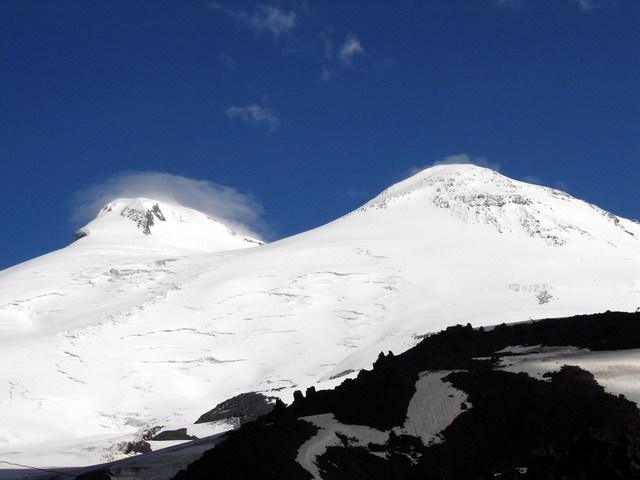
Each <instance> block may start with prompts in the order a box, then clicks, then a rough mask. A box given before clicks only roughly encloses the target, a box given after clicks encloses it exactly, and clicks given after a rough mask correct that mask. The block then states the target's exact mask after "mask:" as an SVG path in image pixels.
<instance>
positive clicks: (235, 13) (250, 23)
mask: <svg viewBox="0 0 640 480" xmlns="http://www.w3.org/2000/svg"><path fill="white" fill-rule="evenodd" d="M210 7H211V8H213V9H214V10H216V11H218V12H220V13H222V14H223V15H226V16H227V17H230V18H232V19H233V20H234V21H235V22H236V23H237V24H239V25H242V26H244V27H246V28H249V29H250V30H253V31H254V32H255V33H257V34H259V35H260V34H262V33H264V32H268V33H270V34H271V35H273V36H274V37H276V38H277V37H280V36H281V35H285V34H288V33H289V32H291V30H293V29H294V28H295V26H296V24H297V17H298V15H297V14H296V12H294V11H292V10H291V11H289V12H285V11H284V10H281V9H280V8H278V7H273V6H269V5H263V4H261V3H259V4H258V5H256V7H255V8H254V10H253V12H252V13H250V14H249V13H247V12H245V11H243V10H232V9H230V8H226V7H224V6H223V5H221V4H220V3H218V2H212V3H211V4H210Z"/></svg>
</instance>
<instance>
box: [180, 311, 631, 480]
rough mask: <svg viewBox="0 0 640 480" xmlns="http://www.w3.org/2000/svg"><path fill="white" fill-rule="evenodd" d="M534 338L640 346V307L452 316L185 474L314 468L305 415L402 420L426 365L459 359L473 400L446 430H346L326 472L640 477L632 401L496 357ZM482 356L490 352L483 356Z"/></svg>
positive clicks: (268, 419)
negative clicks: (457, 319) (382, 437)
mask: <svg viewBox="0 0 640 480" xmlns="http://www.w3.org/2000/svg"><path fill="white" fill-rule="evenodd" d="M537 344H543V345H547V346H564V345H572V346H577V347H581V348H589V349H591V350H619V349H628V348H640V314H630V313H629V314H627V313H612V312H606V313H604V314H599V315H584V316H578V317H571V318H566V319H550V320H542V321H538V322H531V323H524V324H516V325H510V326H507V325H501V326H498V327H496V328H494V329H492V330H490V331H485V330H484V329H477V330H475V329H473V328H472V327H471V326H470V325H467V326H466V327H462V326H456V327H450V328H448V329H446V330H445V331H443V332H440V333H438V334H435V335H429V336H427V337H426V338H424V339H423V340H422V342H421V343H420V344H419V345H417V346H416V347H414V348H412V349H411V350H409V351H407V352H405V353H403V354H401V355H397V356H394V355H392V354H390V355H387V356H385V355H383V354H381V355H380V357H379V358H378V360H377V361H376V363H375V365H374V368H373V369H372V370H371V371H362V372H360V374H359V375H358V377H357V378H356V379H350V380H346V381H345V382H344V383H343V384H342V385H340V386H339V387H337V388H336V389H334V390H331V391H318V392H316V391H315V390H314V389H309V390H308V391H307V393H306V395H302V393H300V392H297V394H296V395H295V401H294V403H293V404H292V405H291V406H289V407H286V406H285V405H284V404H282V403H281V402H278V404H277V405H276V408H275V409H274V411H273V412H272V413H270V414H269V415H266V416H264V417H261V418H260V419H258V420H256V421H255V422H252V423H249V424H247V425H245V426H244V427H242V428H240V429H239V430H236V431H234V432H231V433H229V434H228V438H227V440H226V441H224V442H222V443H221V444H219V445H218V446H217V447H216V448H214V449H212V450H210V451H208V452H206V453H205V454H204V455H203V456H202V458H201V459H200V460H198V461H196V462H194V463H193V464H191V465H190V466H189V468H188V469H186V470H184V471H182V472H180V473H179V474H178V475H177V476H176V479H181V480H183V479H209V478H215V479H247V478H264V479H268V478H274V479H275V478H287V479H298V478H299V479H308V478H311V475H310V474H309V472H307V471H306V470H304V469H303V468H302V467H301V466H300V465H299V464H298V463H297V462H296V461H295V458H296V455H297V452H298V449H299V447H300V446H301V445H302V444H303V443H304V442H305V441H307V440H308V439H309V438H311V437H312V436H313V435H314V434H315V432H316V431H317V427H316V426H315V425H313V424H311V423H310V422H308V421H305V420H303V419H301V417H305V416H309V415H316V414H321V413H333V415H334V416H335V418H336V419H338V420H339V421H340V422H341V423H343V424H359V425H368V426H371V427H375V428H378V429H380V430H389V429H390V428H392V427H394V426H399V425H401V424H402V423H403V422H404V419H405V417H406V412H407V407H408V404H409V401H410V400H411V398H412V396H413V395H414V393H415V383H416V381H417V379H418V374H419V373H420V372H424V371H430V370H433V371H436V370H459V371H457V372H455V373H451V374H449V375H448V377H446V380H447V381H449V382H451V383H452V384H453V386H454V387H455V388H457V389H459V390H462V391H464V392H465V393H466V394H467V395H468V398H469V403H470V404H471V408H468V409H467V410H465V411H464V412H463V413H462V414H460V415H459V416H458V417H457V418H456V419H455V420H454V422H453V423H452V424H451V425H449V427H447V428H446V429H445V430H444V431H443V432H442V437H443V439H444V441H443V442H442V443H439V444H432V445H430V446H424V445H422V442H421V441H420V439H418V438H416V437H412V436H409V435H393V434H392V435H390V437H389V440H388V441H387V442H386V443H385V444H384V445H374V444H369V445H368V446H367V447H366V448H365V447H362V446H356V445H354V444H352V442H351V441H350V440H349V439H348V438H346V437H345V438H341V446H333V447H329V448H328V449H327V450H326V452H325V453H324V454H323V455H321V456H320V457H318V459H317V460H318V466H319V467H320V469H321V471H322V476H323V478H325V479H372V480H375V479H390V478H391V479H392V478H403V479H404V478H408V479H412V478H421V479H424V478H426V479H484V478H505V479H506V478H535V479H537V478H545V479H561V478H563V479H578V478H580V479H582V478H585V479H608V478H611V479H613V478H640V454H639V452H640V411H638V408H637V407H636V405H635V404H634V403H632V402H630V401H628V400H626V399H624V398H622V397H616V396H613V395H610V394H607V393H606V392H605V391H604V389H603V388H602V387H600V386H599V385H598V384H597V383H596V382H595V381H594V379H593V376H592V375H591V374H590V373H588V372H586V371H584V370H581V369H579V368H577V367H565V368H563V369H562V370H561V371H560V372H558V373H555V374H552V375H550V376H549V379H550V381H541V380H536V379H533V378H531V377H529V376H527V375H526V374H515V373H510V372H504V371H501V370H496V369H495V368H494V367H495V365H496V361H497V359H498V357H499V355H498V354H496V353H495V352H496V351H499V350H501V349H503V348H505V347H507V346H511V345H537ZM479 357H487V358H489V359H488V360H474V359H475V358H479ZM520 468H527V470H526V472H527V473H526V474H525V473H519V472H520V471H519V470H518V469H520Z"/></svg>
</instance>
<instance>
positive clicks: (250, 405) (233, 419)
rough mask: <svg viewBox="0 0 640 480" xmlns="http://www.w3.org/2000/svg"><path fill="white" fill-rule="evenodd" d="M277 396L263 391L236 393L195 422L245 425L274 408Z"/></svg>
mask: <svg viewBox="0 0 640 480" xmlns="http://www.w3.org/2000/svg"><path fill="white" fill-rule="evenodd" d="M275 403H276V397H267V396H265V395H263V394H261V393H256V392H248V393H241V394H240V395H236V396H235V397H232V398H230V399H228V400H225V401H224V402H222V403H219V404H218V405H216V406H215V407H214V408H213V409H212V410H209V411H208V412H207V413H205V414H203V415H201V416H200V418H198V420H196V422H195V423H207V422H220V421H228V422H230V423H234V424H236V423H237V424H238V426H240V425H244V424H245V423H249V422H253V421H254V420H256V419H257V418H258V417H261V416H262V415H266V414H267V413H269V412H271V410H273V407H274V406H275Z"/></svg>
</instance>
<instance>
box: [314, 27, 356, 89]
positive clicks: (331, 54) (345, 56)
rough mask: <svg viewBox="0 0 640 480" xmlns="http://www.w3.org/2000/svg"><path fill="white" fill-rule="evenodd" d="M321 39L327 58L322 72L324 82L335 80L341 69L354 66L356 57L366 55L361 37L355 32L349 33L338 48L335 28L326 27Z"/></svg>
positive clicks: (321, 78)
mask: <svg viewBox="0 0 640 480" xmlns="http://www.w3.org/2000/svg"><path fill="white" fill-rule="evenodd" d="M321 39H322V43H323V46H324V58H325V65H324V66H323V67H322V70H321V72H320V80H322V81H323V82H328V81H329V80H333V79H334V78H335V77H336V76H337V75H338V72H339V71H340V70H348V69H350V68H353V65H354V62H355V59H356V58H358V57H365V56H366V52H365V50H364V47H363V46H362V43H361V42H360V39H359V38H358V37H357V36H356V35H355V34H353V33H348V34H347V35H346V37H345V39H344V41H343V42H342V43H341V44H340V47H339V48H337V49H336V47H335V45H336V43H335V42H334V40H333V29H331V28H325V29H324V31H323V32H322V34H321Z"/></svg>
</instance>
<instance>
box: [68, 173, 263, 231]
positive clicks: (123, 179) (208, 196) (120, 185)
mask: <svg viewBox="0 0 640 480" xmlns="http://www.w3.org/2000/svg"><path fill="white" fill-rule="evenodd" d="M138 197H143V198H151V199H153V200H158V201H165V202H173V203H177V204H179V205H182V206H184V207H189V208H193V209H195V210H198V211H200V212H203V213H206V214H207V215H209V216H210V217H211V218H214V219H216V220H219V221H221V222H223V223H224V224H225V225H227V226H228V227H229V228H231V229H232V230H234V231H236V232H239V233H242V234H244V235H250V236H253V237H257V238H260V237H261V236H262V235H265V234H266V235H268V234H269V233H271V230H270V228H269V227H268V225H267V224H266V222H265V221H264V220H263V219H262V212H263V208H262V206H261V205H260V204H259V203H258V202H257V200H256V199H255V198H254V197H253V196H251V195H250V194H246V193H240V192H239V191H238V190H236V189H235V188H233V187H227V186H225V185H220V184H217V183H214V182H211V181H208V180H194V179H191V178H186V177H181V176H179V175H172V174H169V173H162V172H122V173H119V174H117V175H114V176H111V177H109V178H107V179H106V180H104V181H102V182H100V183H97V184H94V185H91V186H89V187H88V188H85V189H83V190H81V191H79V192H76V193H75V194H74V196H73V200H72V202H71V206H72V214H71V222H72V223H73V225H74V227H79V226H82V225H84V224H86V223H87V222H88V221H90V220H92V219H93V218H94V217H95V216H96V214H97V213H98V211H99V210H100V209H101V208H102V207H103V206H104V205H105V204H107V203H109V202H110V201H112V200H114V199H116V198H138Z"/></svg>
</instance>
